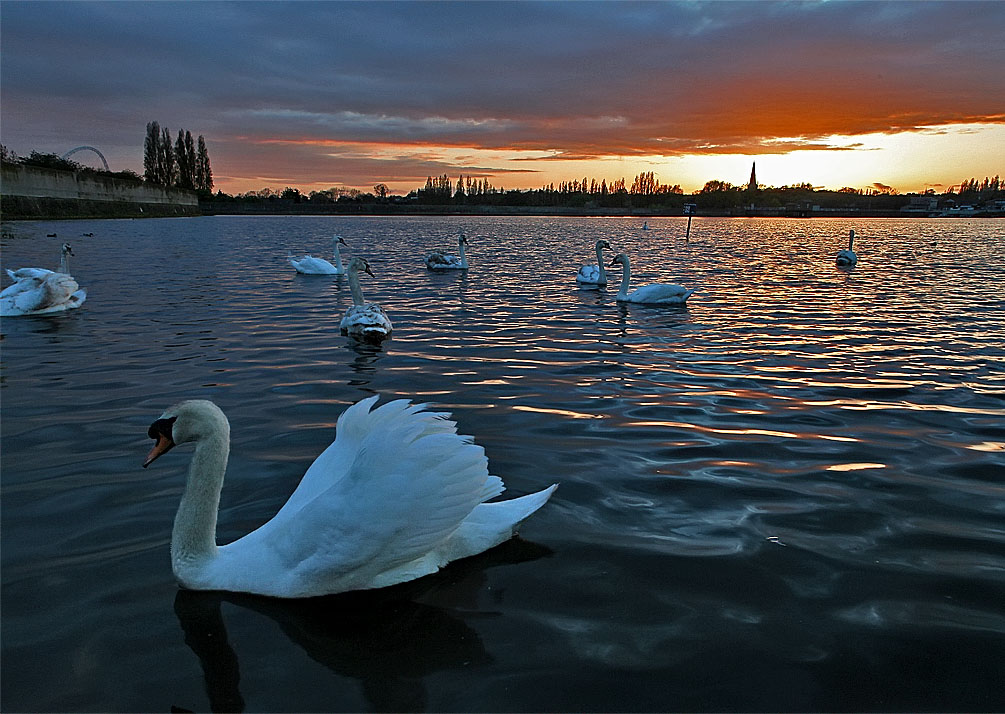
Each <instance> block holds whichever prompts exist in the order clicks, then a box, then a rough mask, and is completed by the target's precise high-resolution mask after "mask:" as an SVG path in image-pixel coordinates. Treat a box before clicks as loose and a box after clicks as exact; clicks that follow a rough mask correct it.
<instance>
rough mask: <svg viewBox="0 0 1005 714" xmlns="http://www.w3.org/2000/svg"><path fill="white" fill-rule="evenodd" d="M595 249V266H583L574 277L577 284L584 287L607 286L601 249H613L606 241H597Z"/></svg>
mask: <svg viewBox="0 0 1005 714" xmlns="http://www.w3.org/2000/svg"><path fill="white" fill-rule="evenodd" d="M595 248H596V249H597V264H596V265H584V266H583V267H582V268H580V269H579V273H578V274H577V275H576V282H577V283H582V284H584V285H607V271H606V270H604V252H603V249H604V248H607V249H609V250H613V248H611V244H610V243H608V242H607V241H606V240H598V241H597V243H596V245H595Z"/></svg>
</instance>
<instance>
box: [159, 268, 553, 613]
mask: <svg viewBox="0 0 1005 714" xmlns="http://www.w3.org/2000/svg"><path fill="white" fill-rule="evenodd" d="M354 260H355V258H354ZM376 401H377V397H369V398H367V399H364V400H362V401H360V402H358V403H356V404H354V405H352V406H350V407H349V408H348V409H346V410H345V411H344V412H343V413H342V415H341V416H340V417H339V418H338V422H337V426H336V432H335V440H334V441H333V442H332V444H331V445H330V446H329V447H328V448H327V449H325V450H324V452H323V453H322V454H321V455H320V456H318V457H317V459H315V461H314V463H313V464H311V466H310V467H309V468H308V469H307V472H306V473H305V474H304V476H303V478H302V479H301V481H300V485H298V486H297V488H296V490H295V491H294V492H293V494H292V495H291V496H290V498H289V500H288V501H287V502H286V503H285V505H283V506H282V507H281V508H280V509H279V511H278V513H276V515H275V516H273V517H272V519H271V520H269V521H268V522H266V523H265V524H264V525H262V526H261V527H259V528H258V529H256V530H254V531H252V532H251V533H249V534H247V535H245V536H244V537H243V538H239V539H237V540H236V541H234V542H232V543H229V544H227V545H223V546H218V545H217V544H216V523H217V515H218V510H219V504H220V491H221V490H222V488H223V479H224V475H225V473H226V470H227V457H228V455H229V452H230V424H229V422H228V421H227V417H226V416H225V415H224V414H223V412H222V411H221V410H220V408H219V407H217V406H216V405H215V404H213V403H212V402H210V401H205V400H194V401H187V402H182V403H180V404H178V405H176V406H174V407H171V408H170V409H168V410H167V411H165V412H164V413H163V414H162V415H161V417H160V418H159V419H157V420H156V421H155V422H154V423H153V424H152V425H151V426H150V429H149V431H148V432H147V433H148V435H149V436H150V438H152V439H155V440H156V442H157V443H156V444H155V445H154V447H153V448H152V449H151V450H150V453H149V455H148V456H147V458H146V460H145V461H144V463H143V466H144V467H146V466H149V465H150V464H151V463H152V462H153V461H154V460H155V459H157V458H158V457H159V456H161V455H162V454H164V453H166V452H167V451H168V450H170V449H171V448H173V447H174V446H175V445H176V444H183V443H185V442H189V441H191V442H195V453H194V454H193V455H192V460H191V463H190V465H189V469H188V477H187V479H186V482H185V490H184V492H183V493H182V497H181V503H180V505H179V506H178V513H177V515H176V516H175V519H174V527H173V529H172V532H171V566H172V570H173V571H174V575H175V577H176V578H177V579H178V581H179V582H180V583H181V584H182V585H183V586H184V587H187V588H191V589H193V590H224V591H230V592H246V593H255V594H258V595H266V596H271V597H283V598H299V597H314V596H318V595H328V594H331V593H338V592H344V591H348V590H365V589H371V588H382V587H386V586H388V585H394V584H396V583H402V582H405V581H408V580H414V579H415V578H419V577H422V576H424V575H429V574H430V573H435V572H436V571H437V570H439V569H440V568H442V567H443V566H444V565H446V564H447V563H449V562H451V561H453V560H457V559H459V558H466V557H468V556H472V555H476V554H478V553H481V552H483V551H485V550H488V549H489V548H492V547H493V546H496V545H499V544H500V543H502V542H504V541H506V540H508V539H509V538H511V537H512V536H513V534H514V532H515V530H516V528H517V527H518V526H519V525H520V524H521V523H522V522H523V521H524V520H525V519H526V518H528V517H529V516H530V515H531V514H533V513H534V512H535V511H536V510H538V509H539V508H541V506H543V505H544V504H545V502H546V501H547V500H548V498H549V497H550V496H551V494H552V493H553V492H554V491H555V489H556V488H557V484H555V485H552V486H549V487H548V488H546V489H544V490H542V491H538V492H536V493H532V494H529V495H527V496H522V497H519V498H514V499H510V500H508V501H498V502H494V503H485V501H487V500H488V499H490V498H493V497H494V496H497V495H498V494H499V493H501V492H502V491H503V489H504V486H503V482H502V480H501V479H500V478H499V477H498V476H491V475H489V472H488V460H487V459H486V458H485V450H484V449H483V448H482V447H480V446H477V445H475V444H474V443H472V440H471V438H470V437H466V436H460V435H458V434H457V425H456V424H455V423H454V422H453V421H450V420H449V418H448V417H449V416H450V415H449V414H437V413H434V412H428V411H423V408H424V406H425V405H421V404H420V405H412V404H410V403H409V402H408V401H406V400H397V401H393V402H388V403H386V404H383V405H382V406H380V407H378V408H376V409H371V408H372V407H373V405H374V403H375V402H376Z"/></svg>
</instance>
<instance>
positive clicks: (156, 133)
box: [143, 121, 162, 183]
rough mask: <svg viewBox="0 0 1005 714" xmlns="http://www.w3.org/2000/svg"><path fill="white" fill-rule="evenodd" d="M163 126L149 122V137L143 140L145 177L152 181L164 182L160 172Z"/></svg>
mask: <svg viewBox="0 0 1005 714" xmlns="http://www.w3.org/2000/svg"><path fill="white" fill-rule="evenodd" d="M160 143H161V127H160V124H158V123H157V122H155V121H151V122H147V137H146V139H144V141H143V178H144V179H146V180H147V181H149V182H150V183H162V181H161V174H160V151H159V150H160Z"/></svg>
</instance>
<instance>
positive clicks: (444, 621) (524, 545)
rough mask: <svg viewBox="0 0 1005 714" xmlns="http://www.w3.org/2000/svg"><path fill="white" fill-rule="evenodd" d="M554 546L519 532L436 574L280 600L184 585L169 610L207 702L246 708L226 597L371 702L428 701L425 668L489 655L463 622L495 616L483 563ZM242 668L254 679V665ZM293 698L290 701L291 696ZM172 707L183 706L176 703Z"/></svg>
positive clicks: (415, 704) (521, 558) (412, 705)
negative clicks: (487, 601)
mask: <svg viewBox="0 0 1005 714" xmlns="http://www.w3.org/2000/svg"><path fill="white" fill-rule="evenodd" d="M551 553H552V551H551V550H550V549H549V548H547V547H545V546H541V545H538V544H535V543H531V542H529V541H525V540H522V539H520V538H519V537H516V538H514V539H512V540H509V541H506V542H505V543H503V544H501V545H499V546H497V547H495V548H493V549H492V550H490V551H487V552H485V553H483V554H481V555H478V556H475V557H472V558H467V559H465V560H461V561H457V562H455V563H453V564H451V565H450V566H449V567H447V568H445V569H444V570H442V571H441V572H439V573H437V574H435V575H430V576H427V577H425V578H421V579H420V580H415V581H412V582H409V583H402V584H401V585H396V586H393V587H389V588H383V589H380V590H363V591H355V592H348V593H341V594H339V595H328V596H325V597H316V598H306V599H302V600H283V599H278V598H268V597H260V596H257V595H245V594H239V593H226V592H205V591H201V592H200V591H195V590H184V589H181V590H179V591H178V593H177V595H176V596H175V601H174V611H175V615H177V617H178V622H179V623H180V625H181V629H182V631H183V632H184V633H185V644H186V645H188V647H189V648H190V649H191V650H192V651H193V652H194V653H195V655H196V656H197V657H198V658H199V663H200V665H201V667H202V671H203V676H204V678H205V683H206V693H207V695H208V696H209V705H210V710H211V711H213V712H242V711H244V710H245V700H244V697H243V695H242V694H241V690H240V683H241V668H240V656H239V654H238V652H237V651H235V649H234V647H233V646H232V645H231V643H230V641H229V638H228V635H227V625H226V622H225V620H224V617H223V613H222V611H221V605H222V604H223V603H224V602H226V603H229V604H231V605H236V606H238V607H240V608H244V609H246V610H251V611H253V612H255V613H258V614H260V615H265V616H266V617H268V618H270V619H272V620H273V621H275V622H276V623H277V624H278V625H279V627H280V629H281V630H282V631H283V633H284V634H285V635H286V636H287V637H288V638H289V639H290V640H291V641H292V642H293V643H295V644H297V645H298V646H300V647H301V648H302V649H303V650H304V652H306V653H307V655H308V656H309V657H310V658H311V659H313V660H315V661H316V662H318V663H320V664H322V665H324V666H325V667H327V668H328V669H330V670H331V671H332V672H334V673H335V674H337V675H340V676H343V677H349V678H351V679H355V680H358V681H359V682H360V685H361V689H362V694H363V696H364V697H365V699H366V701H367V703H368V704H369V708H370V709H372V710H373V711H425V710H427V709H428V708H429V707H428V702H427V694H426V688H425V684H424V681H423V680H424V679H425V678H426V677H428V676H430V675H432V674H435V673H437V672H441V671H444V670H451V669H461V668H466V667H471V666H482V665H487V664H491V663H492V662H493V661H494V659H493V658H492V656H491V655H490V654H489V653H488V652H486V650H485V646H484V644H483V642H482V640H481V638H480V637H479V635H478V632H477V631H476V630H475V629H474V628H472V627H471V626H470V625H468V623H467V622H466V620H468V619H478V618H484V617H495V616H499V614H498V613H493V612H490V611H485V610H482V609H481V608H480V606H479V599H480V598H482V597H484V595H485V593H486V592H487V588H486V587H485V585H486V580H487V578H486V577H485V572H484V571H485V569H486V568H490V567H493V566H497V565H506V564H515V563H522V562H527V561H531V560H536V559H538V558H542V557H548V556H550V555H551ZM419 600H424V601H429V602H434V603H437V604H426V603H425V602H419ZM455 607H456V608H460V609H459V610H455V609H453V608H455ZM280 656H281V655H280ZM266 666H267V665H266ZM249 677H250V678H251V679H254V674H253V673H252V674H249ZM291 705H292V706H293V708H294V709H295V708H296V703H295V702H291ZM252 709H255V707H254V706H252ZM171 710H172V711H174V712H187V711H190V709H187V708H183V707H181V706H172V707H171Z"/></svg>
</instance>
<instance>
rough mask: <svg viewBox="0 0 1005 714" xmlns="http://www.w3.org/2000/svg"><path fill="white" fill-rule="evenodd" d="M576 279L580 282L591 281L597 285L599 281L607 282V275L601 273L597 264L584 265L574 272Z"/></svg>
mask: <svg viewBox="0 0 1005 714" xmlns="http://www.w3.org/2000/svg"><path fill="white" fill-rule="evenodd" d="M576 281H577V282H580V283H592V284H594V285H598V284H600V283H605V284H606V283H607V277H606V276H605V275H601V273H600V266H599V265H584V266H583V267H582V268H580V269H579V273H577V274H576Z"/></svg>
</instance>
